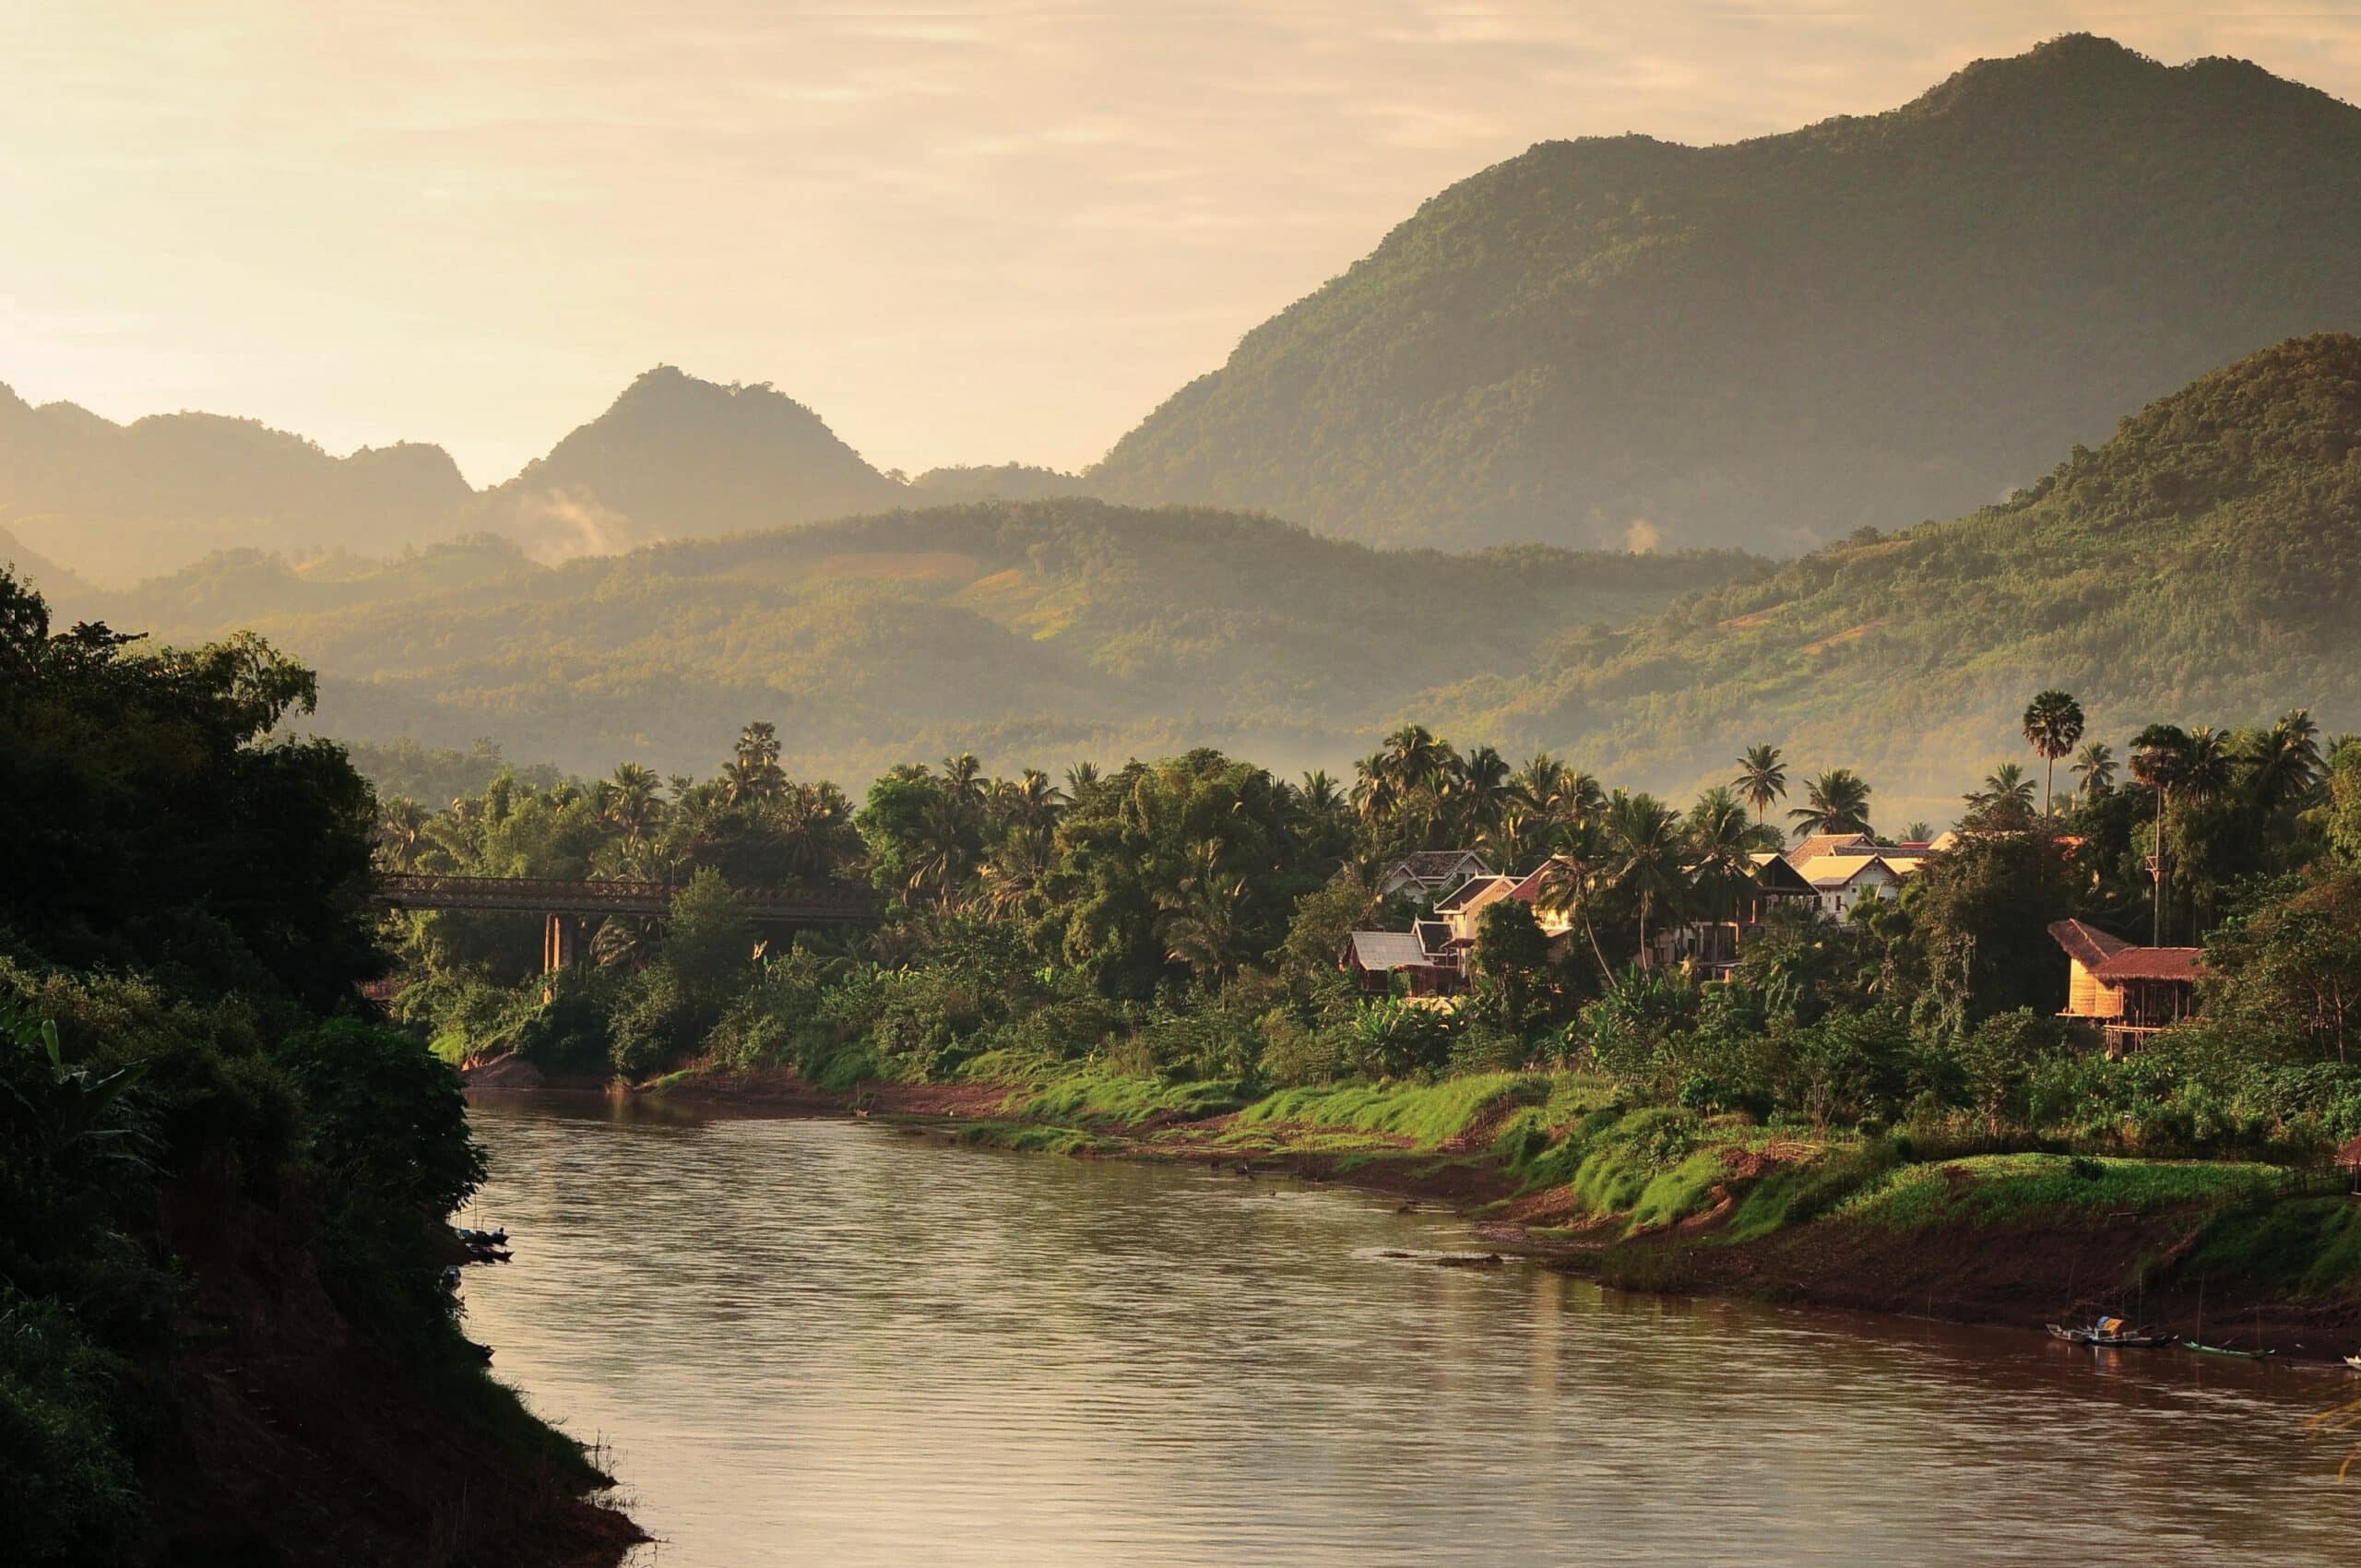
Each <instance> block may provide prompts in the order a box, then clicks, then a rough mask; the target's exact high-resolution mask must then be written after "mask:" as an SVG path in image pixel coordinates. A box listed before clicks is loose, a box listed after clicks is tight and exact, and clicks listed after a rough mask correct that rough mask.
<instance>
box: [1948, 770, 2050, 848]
mask: <svg viewBox="0 0 2361 1568" xmlns="http://www.w3.org/2000/svg"><path fill="white" fill-rule="evenodd" d="M1964 799H1965V801H1966V803H1967V808H1968V818H1967V820H1968V824H1969V826H1973V827H1975V828H1978V829H1981V830H1983V831H1986V832H1996V831H1997V832H2004V833H2009V832H2022V831H2023V830H2024V829H2025V828H2027V827H2030V826H2032V825H2033V817H2034V812H2033V779H2032V778H2031V776H2029V775H2028V774H2027V773H2026V772H2025V770H2024V769H2023V768H2022V767H2019V766H2017V765H2016V764H2015V763H2013V762H2004V763H2002V764H2001V765H2000V766H1998V767H1996V768H1994V769H1993V770H1992V771H1991V772H1990V773H1989V774H1987V775H1986V776H1985V779H1984V783H1983V785H1982V787H1980V788H1978V789H1976V790H1972V791H1970V792H1969V793H1968V794H1967V795H1966V796H1965V797H1964Z"/></svg>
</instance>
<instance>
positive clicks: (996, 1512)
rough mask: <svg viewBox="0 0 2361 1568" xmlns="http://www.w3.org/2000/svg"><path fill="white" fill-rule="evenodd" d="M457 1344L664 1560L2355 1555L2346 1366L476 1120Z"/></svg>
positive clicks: (1440, 1234)
mask: <svg viewBox="0 0 2361 1568" xmlns="http://www.w3.org/2000/svg"><path fill="white" fill-rule="evenodd" d="M474 1117H475V1123H476V1126H477V1129H478V1134H479V1136H481V1138H482V1140H483V1142H484V1143H485V1145H486V1146H488V1147H489V1149H490V1150H491V1153H492V1163H493V1174H492V1182H491V1183H490V1184H489V1186H488V1187H487V1188H486V1189H485V1191H484V1193H483V1194H482V1195H481V1197H480V1198H479V1200H478V1202H477V1204H476V1206H475V1207H474V1210H473V1215H474V1219H475V1221H476V1222H477V1223H481V1224H485V1225H490V1224H495V1223H496V1224H502V1225H505V1226H506V1227H507V1228H508V1229H509V1230H510V1231H511V1232H512V1234H513V1236H514V1239H515V1242H516V1261H514V1262H513V1263H510V1264H508V1265H501V1266H496V1267H491V1268H478V1269H471V1270H469V1277H468V1281H467V1286H466V1300H467V1308H468V1326H469V1333H470V1334H471V1335H473V1336H475V1337H477V1338H479V1339H482V1340H486V1341H489V1342H490V1343H491V1344H492V1345H493V1346H495V1347H496V1348H497V1349H498V1359H497V1360H496V1362H495V1366H496V1368H497V1370H498V1371H499V1372H500V1373H501V1375H502V1376H504V1378H506V1379H507V1380H508V1381H509V1382H511V1383H513V1384H516V1386H517V1387H519V1388H520V1389H522V1390H523V1391H524V1393H525V1394H526V1396H527V1397H528V1399H529V1400H530V1402H531V1403H532V1405H533V1406H534V1408H537V1409H538V1410H540V1411H541V1412H542V1413H543V1414H545V1415H547V1416H550V1417H552V1418H553V1419H555V1420H558V1421H560V1422H562V1423H564V1425H565V1426H566V1427H567V1428H568V1429H569V1430H571V1431H574V1432H575V1433H576V1434H577V1435H579V1436H583V1437H586V1438H595V1439H597V1440H599V1441H600V1442H602V1443H605V1444H606V1445H607V1450H608V1455H607V1456H608V1460H609V1463H610V1467H611V1468H612V1469H613V1470H614V1472H615V1473H616V1474H617V1475H618V1476H619V1477H620V1478H621V1479H622V1482H623V1493H622V1495H623V1501H624V1503H625V1504H626V1506H627V1507H628V1508H629V1509H630V1512H631V1513H632V1515H633V1516H634V1517H635V1518H636V1519H637V1520H638V1521H639V1522H640V1524H641V1525H642V1526H643V1527H645V1528H647V1530H648V1531H649V1532H650V1533H652V1534H653V1535H655V1536H657V1537H658V1538H659V1542H658V1545H657V1546H655V1547H653V1548H650V1549H647V1550H646V1551H644V1552H643V1553H642V1555H641V1557H640V1558H639V1559H637V1560H636V1561H637V1562H642V1563H646V1564H650V1565H657V1568H760V1565H765V1564H788V1563H792V1564H812V1565H825V1568H869V1565H879V1568H883V1565H888V1564H890V1565H893V1568H904V1565H908V1564H919V1563H927V1564H954V1565H967V1564H1008V1565H1012V1568H1014V1565H1026V1568H1037V1565H1042V1564H1061V1565H1062V1564H1088V1565H1092V1568H1098V1565H1102V1564H1128V1565H1140V1568H1157V1565H1167V1564H1170V1565H1181V1564H1186V1565H1190V1568H1230V1565H1240V1568H1243V1565H1249V1564H1253V1565H1260V1564H1304V1565H1311V1568H1388V1565H1394V1564H1402V1565H1411V1564H1417V1565H1421V1568H1423V1565H1427V1564H1441V1563H1466V1564H1492V1563H1500V1564H1519V1565H1536V1564H1568V1565H1574V1564H1584V1565H1587V1564H1601V1563H1662V1564H1691V1563H1733V1564H1736V1563H1745V1564H1751V1565H1763V1564H1784V1563H1865V1564H1866V1563H1880V1564H1883V1563H1930V1564H1934V1563H1940V1564H1976V1563H2062V1564H2072V1565H2076V1568H2083V1565H2088V1564H2097V1563H2132V1562H2143V1563H2145V1562H2172V1563H2178V1562H2190V1563H2195V1562H2221V1563H2237V1564H2248V1565H2262V1564H2283V1563H2284V1564H2297V1563H2301V1564H2313V1563H2320V1564H2328V1563H2334V1564H2340V1565H2346V1568H2349V1565H2351V1564H2354V1563H2355V1562H2361V1483H2356V1484H2353V1485H2348V1486H2345V1487H2343V1488H2342V1489H2340V1488H2339V1487H2338V1486H2337V1484H2336V1481H2335V1468H2336V1466H2335V1455H2333V1454H2332V1453H2331V1451H2330V1450H2329V1449H2327V1448H2326V1447H2325V1446H2324V1445H2322V1444H2320V1443H2314V1442H2310V1441H2308V1440H2307V1437H2306V1434H2305V1418H2306V1417H2307V1416H2308V1415H2309V1414H2311V1413H2312V1412H2314V1411H2316V1410H2318V1409H2319V1408H2323V1407H2324V1406H2326V1405H2328V1404H2331V1403H2333V1402H2334V1401H2335V1400H2337V1399H2338V1398H2339V1397H2351V1396H2354V1395H2355V1394H2356V1393H2361V1386H2356V1385H2361V1380H2350V1381H2349V1382H2348V1380H2347V1378H2346V1377H2345V1375H2344V1374H2343V1373H2341V1372H2318V1371H2306V1370H2297V1369H2294V1368H2289V1367H2275V1366H2269V1365H2264V1366H2255V1365H2251V1364H2248V1363H2242V1362H2224V1361H2218V1360H2213V1359H2209V1358H2199V1357H2191V1356H2188V1355H2184V1354H2182V1353H2180V1352H2177V1351H2175V1352H2148V1353H2144V1354H2142V1353H2130V1352H2114V1353H2094V1352H2092V1351H2088V1350H2077V1349H2075V1348H2071V1347H2068V1346H2063V1345H2057V1344H2053V1343H2051V1342H2049V1341H2047V1340H2044V1339H2040V1338H2037V1337H2031V1336H2025V1335H2023V1334H2019V1333H2013V1332H2005V1331H1998V1330H1976V1329H1962V1328H1955V1327H1946V1326H1942V1325H1939V1324H1928V1323H1923V1322H1912V1321H1886V1320H1874V1319H1866V1318H1857V1317H1848V1316H1838V1315H1833V1314H1825V1313H1807V1312H1791V1311H1783V1310H1780V1309H1775V1308H1770V1307H1763V1306H1758V1305H1753V1304H1746V1303H1726V1302H1714V1301H1674V1300H1660V1299H1655V1298H1651V1297H1643V1296H1632V1295H1624V1294H1619V1293H1617V1292H1613V1291H1604V1290H1601V1289H1597V1288H1596V1287H1594V1286H1591V1285H1589V1284H1586V1283H1583V1282H1580V1281H1576V1280H1572V1279H1567V1278H1563V1277H1559V1276H1556V1275H1553V1274H1550V1273H1548V1272H1547V1271H1544V1270H1542V1269H1539V1268H1536V1267H1532V1266H1529V1265H1522V1264H1511V1265H1507V1266H1505V1267H1501V1268H1494V1269H1458V1268H1443V1267H1438V1266H1435V1265H1432V1264H1431V1263H1427V1262H1422V1261H1418V1260H1416V1259H1403V1258H1400V1257H1388V1256H1385V1255H1383V1254H1385V1253H1402V1252H1412V1253H1419V1252H1426V1253H1433V1252H1447V1251H1453V1250H1461V1249H1464V1248H1465V1245H1466V1241H1465V1232H1464V1230H1463V1229H1462V1228H1461V1227H1460V1226H1459V1225H1458V1224H1457V1223H1456V1222H1454V1221H1453V1219H1452V1218H1450V1217H1448V1216H1443V1215H1402V1214H1398V1213H1396V1212H1395V1207H1396V1206H1395V1204H1394V1202H1392V1201H1391V1200H1387V1199H1382V1198H1379V1197H1376V1196H1372V1195H1370V1194H1359V1193H1355V1192H1350V1191H1346V1190H1339V1189H1335V1188H1322V1187H1308V1186H1302V1185H1297V1184H1293V1183H1287V1182H1270V1181H1249V1180H1246V1179H1243V1178H1241V1177H1239V1176H1237V1175H1235V1174H1218V1173H1213V1172H1209V1171H1203V1170H1181V1169H1173V1168H1169V1167H1163V1166H1153V1165H1135V1164H1124V1163H1113V1162H1105V1163H1101V1162H1084V1161H1076V1160H1071V1159H1064V1158H1054V1157H1048V1156H1032V1155H1014V1154H1004V1153H997V1152H990V1151H983V1150H976V1149H968V1148H955V1147H948V1146H943V1145H942V1144H940V1143H937V1142H934V1141H932V1140H930V1139H925V1138H919V1137H914V1136H911V1135H909V1134H904V1133H899V1132H897V1131H896V1130H894V1129H891V1128H887V1127H884V1126H880V1125H874V1124H871V1123H842V1122H812V1121H765V1120H745V1119H726V1118H720V1119H708V1118H702V1117H694V1116H685V1115H683V1116H660V1115H650V1114H647V1113H646V1112H645V1111H637V1110H634V1109H631V1108H614V1107H610V1106H609V1105H608V1104H607V1103H606V1102H603V1101H597V1100H592V1101H588V1102H587V1103H586V1102H580V1101H575V1102H566V1101H562V1100H557V1099H542V1098H523V1097H483V1098H481V1099H480V1100H479V1103H478V1104H477V1105H476V1107H475V1111H474Z"/></svg>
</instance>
